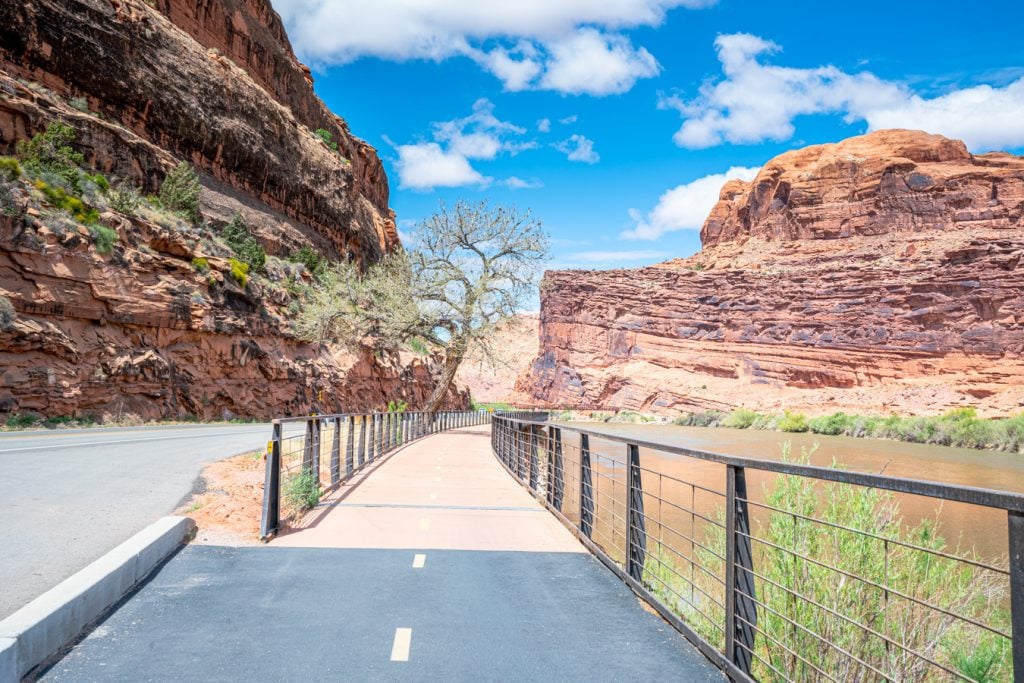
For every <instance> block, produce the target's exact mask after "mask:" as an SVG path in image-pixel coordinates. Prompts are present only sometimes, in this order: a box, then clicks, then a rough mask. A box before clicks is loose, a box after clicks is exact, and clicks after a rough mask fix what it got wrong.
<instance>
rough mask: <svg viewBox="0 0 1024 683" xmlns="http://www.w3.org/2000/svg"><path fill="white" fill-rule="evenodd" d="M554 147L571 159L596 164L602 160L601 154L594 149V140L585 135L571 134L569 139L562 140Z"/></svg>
mask: <svg viewBox="0 0 1024 683" xmlns="http://www.w3.org/2000/svg"><path fill="white" fill-rule="evenodd" d="M554 147H555V149H557V150H558V151H559V152H562V153H563V154H565V155H566V156H567V157H568V158H569V161H580V162H583V163H584V164H596V163H597V162H598V161H600V160H601V156H600V155H599V154H598V153H597V152H595V151H594V141H593V140H591V139H589V138H587V137H585V136H583V135H579V134H576V135H571V136H569V138H568V139H566V140H562V141H561V142H559V143H557V144H556V145H555V146H554Z"/></svg>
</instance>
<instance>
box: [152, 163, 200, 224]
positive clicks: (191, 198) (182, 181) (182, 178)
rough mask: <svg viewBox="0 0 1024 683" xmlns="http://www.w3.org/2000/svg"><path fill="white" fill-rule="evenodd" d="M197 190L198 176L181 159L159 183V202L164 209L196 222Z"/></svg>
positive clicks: (198, 217)
mask: <svg viewBox="0 0 1024 683" xmlns="http://www.w3.org/2000/svg"><path fill="white" fill-rule="evenodd" d="M199 192H200V185H199V176H198V175H197V174H196V171H195V169H194V168H192V165H191V164H189V163H188V162H186V161H183V162H181V163H180V164H178V165H177V166H175V167H174V169H173V170H171V172H170V173H168V174H167V177H166V178H164V182H163V184H162V185H160V203H161V204H162V205H163V207H164V208H165V209H168V210H169V211H174V212H175V213H177V214H179V215H181V216H182V217H183V218H185V219H186V220H189V221H191V222H192V223H198V222H199V219H200V218H201V215H200V213H199Z"/></svg>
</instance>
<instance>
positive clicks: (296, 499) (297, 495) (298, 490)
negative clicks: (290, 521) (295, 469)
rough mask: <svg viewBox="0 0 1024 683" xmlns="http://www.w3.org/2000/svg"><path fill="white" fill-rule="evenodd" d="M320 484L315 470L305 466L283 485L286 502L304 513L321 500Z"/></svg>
mask: <svg viewBox="0 0 1024 683" xmlns="http://www.w3.org/2000/svg"><path fill="white" fill-rule="evenodd" d="M320 493H321V492H320V486H319V485H318V484H317V483H316V477H314V476H313V471H312V470H310V469H308V468H304V469H303V470H302V471H301V472H299V473H298V474H294V475H292V476H290V477H288V478H287V479H285V481H284V483H283V484H282V485H281V496H282V498H284V500H285V502H286V503H287V504H288V505H289V506H290V507H291V508H292V509H294V510H295V513H296V514H302V513H303V512H305V511H306V510H310V509H312V508H313V507H314V506H315V505H316V504H317V503H319V502H320Z"/></svg>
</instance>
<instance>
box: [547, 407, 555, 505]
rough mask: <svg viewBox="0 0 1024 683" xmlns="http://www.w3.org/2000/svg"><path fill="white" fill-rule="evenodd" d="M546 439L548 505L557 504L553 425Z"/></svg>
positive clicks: (549, 426)
mask: <svg viewBox="0 0 1024 683" xmlns="http://www.w3.org/2000/svg"><path fill="white" fill-rule="evenodd" d="M545 434H546V435H545V437H544V452H546V453H547V454H548V466H547V482H546V483H545V484H544V488H545V489H546V490H545V493H546V494H547V499H548V505H554V504H555V486H554V483H555V458H554V453H555V448H554V443H555V428H554V427H552V426H551V425H548V426H547V429H546V430H545Z"/></svg>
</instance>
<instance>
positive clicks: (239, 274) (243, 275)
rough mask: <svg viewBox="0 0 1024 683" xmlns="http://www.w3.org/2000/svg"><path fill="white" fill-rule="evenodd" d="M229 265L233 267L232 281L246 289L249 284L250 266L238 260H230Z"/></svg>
mask: <svg viewBox="0 0 1024 683" xmlns="http://www.w3.org/2000/svg"><path fill="white" fill-rule="evenodd" d="M228 263H229V264H230V266H231V279H233V280H234V281H235V282H237V283H238V286H239V287H242V288H243V289H244V288H245V286H246V285H248V284H249V264H248V263H245V262H244V261H239V260H238V259H236V258H232V259H229V260H228Z"/></svg>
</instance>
